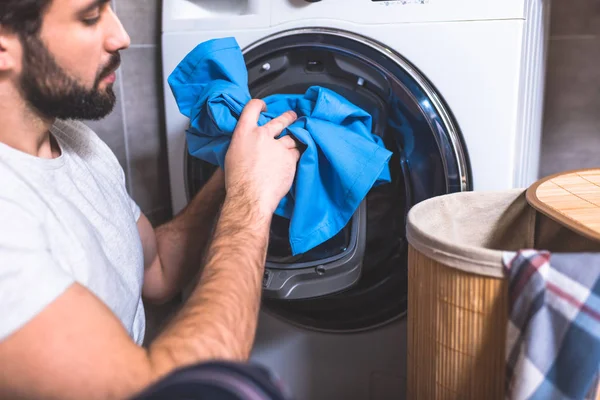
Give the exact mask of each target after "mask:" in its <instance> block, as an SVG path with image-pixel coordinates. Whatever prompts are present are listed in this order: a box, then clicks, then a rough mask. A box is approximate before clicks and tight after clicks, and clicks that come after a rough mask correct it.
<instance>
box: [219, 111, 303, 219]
mask: <svg viewBox="0 0 600 400" xmlns="http://www.w3.org/2000/svg"><path fill="white" fill-rule="evenodd" d="M264 109H265V103H264V102H263V101H262V100H251V101H250V102H249V103H248V104H247V105H246V107H245V108H244V111H243V112H242V115H241V116H240V119H239V122H238V124H237V127H236V130H235V132H234V133H233V137H232V139H231V144H230V146H229V150H228V152H227V156H226V158H225V185H226V189H227V195H228V196H231V197H233V198H237V197H243V198H244V199H245V201H248V202H251V203H255V204H256V205H258V211H259V212H260V213H261V214H262V215H267V216H271V215H272V214H273V212H274V211H275V209H276V208H277V205H278V204H279V202H280V201H281V199H282V198H283V197H284V196H285V195H286V194H287V193H288V191H289V190H290V187H291V186H292V182H293V180H294V175H295V173H296V163H297V162H298V159H299V157H300V155H299V152H298V149H297V148H296V142H295V141H294V139H292V138H291V137H290V136H284V137H282V138H280V139H276V137H277V136H279V135H280V134H281V132H282V131H283V130H284V129H285V128H286V127H287V126H289V125H290V124H292V123H293V122H294V121H295V120H296V114H295V113H294V112H293V111H288V112H286V113H284V114H282V115H281V116H279V117H277V118H275V119H273V120H271V121H269V122H268V123H267V124H265V125H264V126H257V121H258V118H259V116H260V113H261V111H264Z"/></svg>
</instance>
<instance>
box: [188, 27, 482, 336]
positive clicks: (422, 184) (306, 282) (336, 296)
mask: <svg viewBox="0 0 600 400" xmlns="http://www.w3.org/2000/svg"><path fill="white" fill-rule="evenodd" d="M244 57H245V60H246V64H247V68H248V78H249V87H250V92H251V94H252V96H253V97H255V98H264V97H266V96H269V95H272V94H277V93H292V94H299V93H304V92H305V91H306V90H307V88H309V87H310V86H323V87H327V88H329V89H332V90H334V91H336V92H337V93H339V94H341V95H342V96H344V97H346V98H347V99H348V100H350V101H351V102H353V103H354V104H356V105H358V106H360V107H361V108H363V109H364V110H366V111H368V112H369V113H370V114H371V115H372V117H373V133H374V134H376V135H379V136H380V137H381V138H382V139H383V141H384V143H385V146H386V147H387V148H388V149H389V150H390V151H392V152H393V156H392V158H391V160H390V162H389V166H390V170H391V176H392V182H391V183H390V184H384V185H381V186H378V187H375V188H373V189H372V190H371V191H370V192H369V194H368V195H367V197H366V198H365V199H364V201H363V202H362V204H361V206H360V207H359V209H358V210H357V211H356V213H355V214H354V216H353V218H352V219H351V221H350V222H349V223H348V225H347V226H346V227H345V228H344V229H343V230H342V231H341V232H340V233H339V234H338V235H336V236H335V237H333V238H332V239H330V240H329V241H327V242H325V243H323V244H321V245H320V246H318V247H316V248H314V249H312V250H310V251H308V252H307V253H305V254H300V255H297V256H292V253H291V248H290V246H289V236H288V229H289V221H288V220H286V219H285V218H281V217H278V216H274V219H273V222H272V225H271V235H270V241H269V248H268V255H267V265H266V271H265V276H264V282H263V293H264V296H263V308H264V309H265V310H266V311H268V312H270V313H272V314H275V315H277V316H278V317H280V318H283V319H285V320H287V321H289V322H291V323H294V324H297V325H301V326H303V327H306V328H311V329H316V330H324V331H335V332H341V331H343V332H349V331H360V330H366V329H370V328H374V327H377V326H381V325H383V324H386V323H389V322H391V321H393V320H395V319H397V318H399V317H401V316H403V315H404V314H405V312H406V302H407V243H406V239H405V220H406V215H407V212H408V210H409V209H410V207H411V206H412V205H414V204H415V203H417V202H419V201H422V200H424V199H427V198H430V197H432V196H437V195H441V194H445V193H450V192H456V191H464V190H469V189H470V186H469V185H470V184H469V180H470V179H469V171H468V164H467V157H466V153H465V150H464V147H463V143H462V139H461V136H460V133H459V131H458V129H457V126H456V124H455V122H454V121H453V118H452V116H451V113H450V111H449V110H448V108H447V107H446V105H445V104H444V102H443V100H442V98H441V96H439V94H438V93H437V92H436V91H435V89H434V87H433V86H432V85H431V84H430V83H429V82H428V81H427V79H426V78H425V77H424V76H423V75H421V74H420V73H419V72H418V69H417V68H416V67H415V66H413V65H411V64H410V63H409V62H408V61H407V60H405V59H403V58H402V57H401V56H400V55H398V54H395V53H394V52H392V51H390V50H389V49H388V48H386V47H385V46H384V45H382V44H379V43H376V42H374V41H372V40H370V39H368V38H365V37H362V36H359V35H356V34H353V33H350V32H344V31H339V30H332V29H328V28H312V29H308V28H306V29H299V30H291V31H286V32H281V33H278V34H276V35H273V36H271V37H267V38H264V39H263V40H261V41H259V42H257V43H254V44H253V45H251V46H249V47H248V48H246V49H244ZM186 160H187V161H186V164H187V182H188V194H189V195H190V196H193V195H194V194H195V193H196V192H197V191H198V190H200V188H201V187H202V186H203V185H204V184H205V182H206V181H207V179H208V178H209V177H210V175H211V174H212V172H213V171H214V169H215V167H214V166H213V165H210V164H208V163H206V162H204V161H202V160H199V159H195V158H193V157H186Z"/></svg>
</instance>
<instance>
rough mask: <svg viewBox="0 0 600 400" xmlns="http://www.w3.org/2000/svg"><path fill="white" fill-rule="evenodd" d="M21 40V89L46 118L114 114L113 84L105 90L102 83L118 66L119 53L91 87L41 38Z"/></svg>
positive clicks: (35, 108) (101, 116)
mask: <svg viewBox="0 0 600 400" xmlns="http://www.w3.org/2000/svg"><path fill="white" fill-rule="evenodd" d="M22 43H23V72H22V74H21V82H20V83H21V90H22V92H23V95H24V97H25V100H26V101H27V102H28V103H29V105H30V106H31V107H32V108H33V109H34V110H35V111H37V112H38V113H40V114H41V115H42V116H44V117H46V118H59V119H78V120H98V119H101V118H104V117H105V116H107V115H108V114H110V113H111V111H112V110H113V107H114V105H115V102H116V98H115V93H114V92H113V89H112V84H111V85H108V86H107V87H106V89H104V90H100V89H99V85H100V82H101V81H102V79H104V78H105V77H107V76H108V75H109V74H110V73H111V72H113V71H114V70H115V69H116V68H117V67H118V66H119V64H120V61H121V60H120V56H119V53H114V54H113V55H112V57H111V59H110V61H109V62H108V64H107V65H106V66H103V67H102V68H100V71H99V72H98V73H97V75H96V80H95V82H94V86H93V87H92V88H91V89H88V88H86V87H84V86H83V85H81V84H80V83H79V82H77V80H76V79H75V78H73V77H71V76H69V75H68V74H67V73H66V72H65V71H64V70H63V69H62V68H61V67H60V66H59V65H58V64H57V63H56V61H55V59H54V57H53V56H52V54H50V52H49V51H48V49H47V48H46V46H45V45H44V44H43V43H42V41H41V40H40V39H39V38H38V37H36V36H30V37H27V38H24V39H23V40H22Z"/></svg>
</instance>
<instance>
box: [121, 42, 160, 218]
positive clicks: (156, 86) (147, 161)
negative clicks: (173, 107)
mask: <svg viewBox="0 0 600 400" xmlns="http://www.w3.org/2000/svg"><path fill="white" fill-rule="evenodd" d="M160 82H161V77H160V63H159V52H158V50H157V49H156V48H136V49H129V50H127V51H125V52H124V53H123V89H124V96H125V103H124V104H125V117H126V123H127V140H128V146H129V165H130V170H131V181H132V182H131V186H132V197H133V198H134V199H135V200H136V201H137V202H138V204H139V205H140V207H141V209H142V210H143V211H144V212H145V213H150V212H151V211H154V210H160V209H166V208H168V207H169V205H170V196H169V181H168V165H167V154H166V148H167V147H166V137H165V133H164V118H163V116H164V111H163V106H162V104H163V101H162V86H161V85H160Z"/></svg>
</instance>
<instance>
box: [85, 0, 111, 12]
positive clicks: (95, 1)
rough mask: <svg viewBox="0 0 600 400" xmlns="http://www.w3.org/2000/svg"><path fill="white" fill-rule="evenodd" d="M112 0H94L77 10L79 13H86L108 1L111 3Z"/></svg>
mask: <svg viewBox="0 0 600 400" xmlns="http://www.w3.org/2000/svg"><path fill="white" fill-rule="evenodd" d="M109 2H110V0H93V1H92V2H91V3H90V4H88V5H87V6H85V7H84V8H82V9H81V10H79V11H78V12H77V14H78V15H85V14H87V13H89V12H91V11H94V10H95V9H96V8H98V7H101V6H103V5H104V4H106V3H109Z"/></svg>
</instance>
